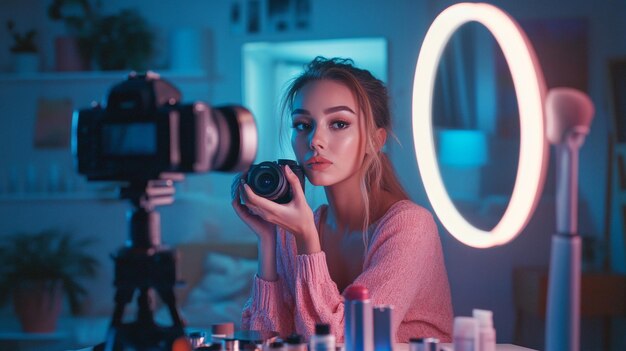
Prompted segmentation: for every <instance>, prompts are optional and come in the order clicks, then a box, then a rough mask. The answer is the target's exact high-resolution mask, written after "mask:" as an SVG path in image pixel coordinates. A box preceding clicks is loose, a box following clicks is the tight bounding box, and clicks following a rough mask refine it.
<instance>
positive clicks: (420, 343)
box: [409, 338, 439, 351]
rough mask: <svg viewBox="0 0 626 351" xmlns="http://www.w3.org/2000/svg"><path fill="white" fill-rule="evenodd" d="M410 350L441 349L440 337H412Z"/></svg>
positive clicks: (429, 350)
mask: <svg viewBox="0 0 626 351" xmlns="http://www.w3.org/2000/svg"><path fill="white" fill-rule="evenodd" d="M409 351H439V339H437V338H411V340H409Z"/></svg>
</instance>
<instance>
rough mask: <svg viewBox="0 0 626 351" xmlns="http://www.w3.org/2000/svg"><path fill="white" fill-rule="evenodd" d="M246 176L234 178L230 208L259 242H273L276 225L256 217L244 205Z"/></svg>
mask: <svg viewBox="0 0 626 351" xmlns="http://www.w3.org/2000/svg"><path fill="white" fill-rule="evenodd" d="M246 176H247V174H246V173H243V174H239V175H238V176H237V177H235V179H234V181H233V185H232V186H231V195H232V198H233V200H232V202H231V204H232V206H233V209H234V210H235V213H237V216H239V218H241V220H242V221H244V222H245V223H246V224H247V225H248V227H250V229H252V231H253V232H254V233H255V234H256V235H257V237H258V238H259V240H260V241H262V242H264V241H273V240H274V235H275V234H276V225H275V224H274V223H270V222H268V221H266V220H264V219H263V218H261V217H259V216H257V215H256V214H254V213H253V211H252V210H251V209H250V208H248V207H247V206H246V205H244V203H245V201H244V197H245V194H244V191H243V189H244V187H243V185H244V184H245V179H246Z"/></svg>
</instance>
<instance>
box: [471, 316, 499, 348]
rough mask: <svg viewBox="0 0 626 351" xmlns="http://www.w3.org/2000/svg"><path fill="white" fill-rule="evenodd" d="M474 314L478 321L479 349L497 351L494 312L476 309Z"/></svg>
mask: <svg viewBox="0 0 626 351" xmlns="http://www.w3.org/2000/svg"><path fill="white" fill-rule="evenodd" d="M472 315H473V316H474V318H476V320H477V321H478V350H480V351H496V330H495V329H494V328H493V312H491V311H489V310H480V309H474V310H473V311H472Z"/></svg>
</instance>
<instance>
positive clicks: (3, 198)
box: [0, 191, 119, 203]
mask: <svg viewBox="0 0 626 351" xmlns="http://www.w3.org/2000/svg"><path fill="white" fill-rule="evenodd" d="M118 199H119V197H118V195H117V192H113V191H106V192H96V191H91V192H90V191H81V192H72V193H62V192H59V193H22V194H19V193H18V194H0V203H3V202H31V201H65V200H79V201H85V200H87V201H108V200H118Z"/></svg>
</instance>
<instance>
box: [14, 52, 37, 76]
mask: <svg viewBox="0 0 626 351" xmlns="http://www.w3.org/2000/svg"><path fill="white" fill-rule="evenodd" d="M13 72H15V73H35V72H39V55H38V54H37V53H30V52H17V53H13Z"/></svg>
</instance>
